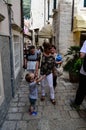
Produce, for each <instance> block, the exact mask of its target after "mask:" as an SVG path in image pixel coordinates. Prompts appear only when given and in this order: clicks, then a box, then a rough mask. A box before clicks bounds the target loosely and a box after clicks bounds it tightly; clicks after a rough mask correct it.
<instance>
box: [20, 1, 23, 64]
mask: <svg viewBox="0 0 86 130" xmlns="http://www.w3.org/2000/svg"><path fill="white" fill-rule="evenodd" d="M20 2H21V3H20V4H21V27H22V33H23V49H24V17H23V16H24V15H23V0H21V1H20ZM22 51H23V50H22ZM23 65H24V51H23Z"/></svg>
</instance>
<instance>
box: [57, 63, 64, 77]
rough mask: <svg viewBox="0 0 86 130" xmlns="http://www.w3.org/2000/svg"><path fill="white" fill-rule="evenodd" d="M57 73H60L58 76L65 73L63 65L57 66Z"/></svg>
mask: <svg viewBox="0 0 86 130" xmlns="http://www.w3.org/2000/svg"><path fill="white" fill-rule="evenodd" d="M57 74H58V76H61V75H62V74H63V67H62V65H60V66H58V67H57Z"/></svg>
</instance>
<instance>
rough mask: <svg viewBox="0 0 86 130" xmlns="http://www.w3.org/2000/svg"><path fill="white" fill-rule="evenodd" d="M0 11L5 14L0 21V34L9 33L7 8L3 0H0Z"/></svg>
mask: <svg viewBox="0 0 86 130" xmlns="http://www.w3.org/2000/svg"><path fill="white" fill-rule="evenodd" d="M0 13H1V14H2V15H3V16H5V19H4V21H2V22H0V34H2V35H9V26H8V25H9V23H8V10H7V5H6V4H5V3H4V2H3V0H0Z"/></svg>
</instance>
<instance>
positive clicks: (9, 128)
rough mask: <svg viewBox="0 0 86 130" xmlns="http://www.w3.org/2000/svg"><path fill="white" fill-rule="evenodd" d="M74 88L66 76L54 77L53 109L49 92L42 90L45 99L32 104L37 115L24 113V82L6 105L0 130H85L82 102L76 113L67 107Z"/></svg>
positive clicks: (72, 96)
mask: <svg viewBox="0 0 86 130" xmlns="http://www.w3.org/2000/svg"><path fill="white" fill-rule="evenodd" d="M77 87H78V84H72V83H70V82H69V81H68V75H67V74H64V75H62V76H60V77H58V80H57V87H56V90H55V96H56V105H55V106H54V105H52V104H51V102H50V99H49V89H48V87H47V88H46V99H45V101H44V102H41V101H40V96H41V93H40V90H41V87H40V85H39V86H38V89H39V99H38V101H37V104H36V109H37V112H38V113H37V115H36V116H31V115H29V113H28V107H29V101H28V85H27V83H26V82H25V80H24V79H22V81H21V85H20V87H19V89H18V90H17V92H16V95H15V97H14V98H13V99H12V101H11V102H10V107H9V111H8V114H7V116H6V119H5V121H4V123H3V125H2V127H1V129H0V130H86V100H85V101H84V102H83V104H82V106H81V108H80V111H79V112H77V111H76V110H75V109H73V108H71V107H70V99H74V96H75V92H76V89H77Z"/></svg>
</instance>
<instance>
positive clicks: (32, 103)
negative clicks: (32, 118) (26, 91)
mask: <svg viewBox="0 0 86 130" xmlns="http://www.w3.org/2000/svg"><path fill="white" fill-rule="evenodd" d="M36 100H37V99H32V98H29V101H30V104H31V106H35V104H36Z"/></svg>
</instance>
